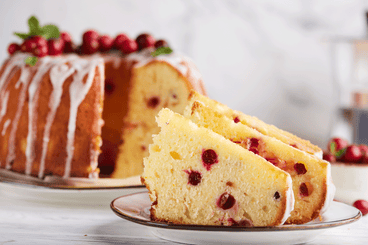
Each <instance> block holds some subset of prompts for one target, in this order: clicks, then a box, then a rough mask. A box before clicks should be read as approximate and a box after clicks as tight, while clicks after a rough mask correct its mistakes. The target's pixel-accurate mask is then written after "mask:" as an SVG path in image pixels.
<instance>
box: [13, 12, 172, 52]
mask: <svg viewBox="0 0 368 245" xmlns="http://www.w3.org/2000/svg"><path fill="white" fill-rule="evenodd" d="M28 24H29V28H30V31H29V33H27V34H21V33H15V34H16V35H17V36H18V37H21V38H22V39H23V42H22V43H21V44H18V43H11V44H10V45H9V47H8V52H9V54H10V55H13V54H14V53H15V52H24V53H31V54H33V55H34V56H35V57H39V58H40V57H44V56H46V55H52V56H56V55H61V54H63V53H78V54H80V55H83V54H94V53H96V52H108V51H110V50H119V51H121V52H122V53H123V54H130V53H133V52H136V51H140V50H142V49H145V48H149V47H155V48H156V49H157V48H161V47H169V45H168V43H167V42H166V41H165V40H162V39H160V40H156V39H155V38H154V37H153V36H152V35H150V34H147V33H143V34H140V35H139V36H138V37H137V38H136V39H132V38H130V37H129V36H128V35H126V34H124V33H120V34H118V35H117V36H116V37H115V38H112V37H110V36H109V35H100V34H99V33H98V32H97V31H95V30H88V31H86V32H85V33H84V34H83V41H82V44H81V45H79V46H77V45H76V44H75V43H74V42H73V40H72V38H71V36H70V34H69V33H67V32H61V33H60V32H59V30H58V28H57V27H56V26H54V25H46V26H43V27H41V26H40V25H39V23H38V20H37V18H36V17H34V16H32V17H31V18H30V19H29V20H28ZM50 33H52V34H50Z"/></svg>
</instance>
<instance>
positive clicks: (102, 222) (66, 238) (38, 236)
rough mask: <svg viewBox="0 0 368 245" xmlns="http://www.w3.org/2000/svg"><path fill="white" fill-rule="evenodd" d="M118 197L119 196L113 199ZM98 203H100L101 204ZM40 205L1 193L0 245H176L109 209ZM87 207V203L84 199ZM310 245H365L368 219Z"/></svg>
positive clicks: (332, 231) (337, 229)
mask: <svg viewBox="0 0 368 245" xmlns="http://www.w3.org/2000/svg"><path fill="white" fill-rule="evenodd" d="M116 197H118V196H116ZM100 201H101V200H100ZM111 201H112V199H107V200H103V201H102V202H101V204H99V205H91V206H89V205H86V204H80V203H78V202H77V203H73V204H68V201H66V202H64V203H53V202H45V201H39V200H38V199H37V198H35V199H30V198H27V197H20V196H19V195H16V194H14V193H13V194H10V193H7V189H6V187H5V188H4V187H2V189H0V245H5V244H9V245H13V244H42V245H43V244H45V245H51V244H176V243H173V242H169V241H164V240H161V239H159V238H157V237H155V236H153V235H152V234H151V232H150V230H149V228H147V227H145V226H142V225H138V224H135V223H131V222H129V221H126V220H123V219H121V218H119V217H118V216H116V215H115V214H114V213H113V212H112V211H111V209H110V207H109V205H110V202H111ZM86 202H87V203H88V202H89V200H87V199H86ZM309 244H319V245H324V244H358V245H360V244H361V245H363V244H365V245H367V244H368V216H365V217H363V218H362V219H360V220H359V221H358V222H355V223H352V224H349V225H345V226H340V227H335V228H332V229H328V230H326V231H325V232H324V233H323V234H322V235H320V236H318V237H317V239H316V240H314V241H313V242H312V243H309Z"/></svg>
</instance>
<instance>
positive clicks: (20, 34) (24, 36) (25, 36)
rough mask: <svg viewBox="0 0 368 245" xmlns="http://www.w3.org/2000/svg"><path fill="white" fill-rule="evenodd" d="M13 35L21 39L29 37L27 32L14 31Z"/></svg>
mask: <svg viewBox="0 0 368 245" xmlns="http://www.w3.org/2000/svg"><path fill="white" fill-rule="evenodd" d="M14 35H16V36H18V37H20V38H21V39H27V38H28V37H29V34H25V33H18V32H14Z"/></svg>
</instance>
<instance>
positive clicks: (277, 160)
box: [184, 101, 334, 224]
mask: <svg viewBox="0 0 368 245" xmlns="http://www.w3.org/2000/svg"><path fill="white" fill-rule="evenodd" d="M234 114H235V112H234ZM184 116H185V117H187V118H189V119H191V120H192V121H193V122H194V123H196V124H197V125H198V126H201V127H205V128H208V129H211V130H212V131H214V132H216V133H218V134H220V135H222V136H224V137H225V138H227V139H229V140H231V141H232V142H234V143H236V144H238V145H240V146H242V147H244V148H245V149H248V150H250V151H252V152H254V153H255V154H257V155H259V156H261V157H263V158H265V159H266V160H267V161H269V162H271V163H272V164H274V165H275V166H276V167H279V168H280V169H282V170H284V171H286V172H288V173H289V174H290V176H291V178H292V181H293V191H294V195H295V206H294V210H293V211H292V212H291V215H290V217H289V218H288V219H287V221H286V223H289V224H302V223H306V222H309V221H311V220H313V219H315V218H317V217H318V216H319V215H320V214H321V213H322V212H323V211H324V210H325V209H326V208H327V207H328V206H329V204H330V202H331V201H332V199H333V195H334V185H333V184H332V181H331V170H330V164H329V162H327V161H324V160H322V159H319V158H317V157H313V156H311V155H310V154H308V153H306V152H304V151H301V150H298V149H296V148H294V147H291V146H290V145H287V144H285V143H283V142H281V141H280V140H278V139H276V138H273V137H270V136H267V135H264V134H262V133H260V132H258V131H257V130H255V129H253V128H251V127H249V126H247V125H245V124H242V123H240V122H239V121H234V120H233V119H232V118H229V117H227V116H225V115H224V114H221V113H219V112H217V111H215V110H213V109H212V108H210V107H209V106H206V105H205V104H204V103H202V102H199V101H194V102H193V103H192V105H191V107H188V108H186V110H185V114H184Z"/></svg>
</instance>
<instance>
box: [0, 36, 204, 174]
mask: <svg viewBox="0 0 368 245" xmlns="http://www.w3.org/2000/svg"><path fill="white" fill-rule="evenodd" d="M93 38H95V39H93ZM118 39H119V40H123V41H122V42H120V43H122V44H121V45H122V46H121V47H120V46H113V44H112V41H111V38H109V37H108V36H107V35H103V36H99V34H98V33H97V32H96V31H87V32H85V33H84V35H83V44H82V45H81V46H79V47H77V46H75V45H74V44H73V42H72V40H71V38H70V36H69V35H68V34H67V33H61V35H60V39H49V40H48V41H47V40H45V39H44V38H43V37H42V36H30V37H29V38H28V39H25V40H24V42H23V44H22V45H17V44H11V45H10V46H9V49H8V50H9V53H10V55H11V56H10V57H9V58H8V59H7V60H6V61H5V62H4V65H3V66H2V67H1V68H0V101H1V103H0V132H1V134H0V144H1V147H0V150H1V151H0V153H1V154H0V168H5V169H8V170H11V171H15V172H19V173H24V174H26V175H32V176H37V177H39V178H44V177H45V176H46V175H55V176H60V177H64V178H68V177H90V178H96V177H98V176H100V177H101V176H102V177H113V178H125V177H129V176H133V175H138V174H141V173H142V171H143V157H144V156H146V155H147V154H148V144H150V143H151V140H152V139H151V138H152V133H156V132H158V127H157V125H156V124H155V123H154V118H155V115H156V114H157V112H158V111H159V109H161V108H162V107H169V108H171V109H173V110H174V111H176V112H179V113H183V111H184V107H185V105H186V103H187V99H188V95H189V92H190V90H191V89H195V90H198V92H199V93H205V90H204V87H203V83H202V78H201V75H200V73H199V72H198V70H197V68H196V67H195V65H194V64H193V62H192V61H191V60H190V59H189V58H187V57H186V56H184V55H181V54H178V53H177V52H172V50H171V49H169V51H170V52H169V53H163V54H160V55H158V56H157V54H156V55H155V57H153V56H152V54H153V53H155V52H157V51H160V50H159V49H160V48H162V46H167V43H166V42H165V41H163V40H159V41H155V39H154V38H153V37H152V36H150V35H148V34H142V35H139V36H138V37H137V39H136V40H133V39H130V38H128V37H127V36H126V35H124V34H119V35H118V36H117V37H116V39H115V43H116V42H117V40H118ZM59 41H60V42H61V41H62V42H61V43H62V44H63V45H65V47H64V46H62V48H60V49H58V48H59V46H57V43H58V42H59ZM32 42H33V43H32ZM96 42H97V44H99V45H100V52H98V51H99V49H98V46H97V48H96V46H95V45H92V44H95V43H96ZM115 43H114V45H115ZM59 44H60V43H59ZM32 45H33V46H32ZM42 45H46V46H42ZM47 45H48V46H47ZM47 47H48V49H47ZM106 48H107V49H106ZM119 49H121V51H119ZM164 51H165V50H164ZM166 51H167V50H166ZM48 52H49V53H48ZM31 56H37V58H38V61H37V63H36V65H35V66H32V65H33V64H29V63H26V61H27V59H28V58H29V57H31ZM100 153H101V154H100ZM132 153H134V154H132Z"/></svg>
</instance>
